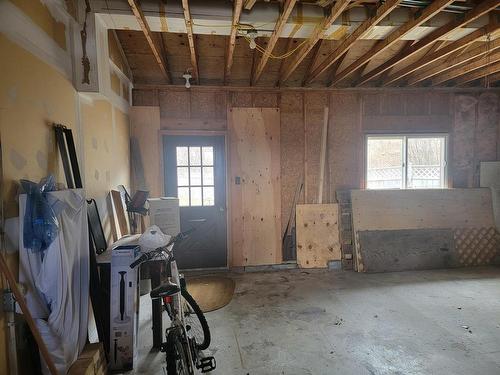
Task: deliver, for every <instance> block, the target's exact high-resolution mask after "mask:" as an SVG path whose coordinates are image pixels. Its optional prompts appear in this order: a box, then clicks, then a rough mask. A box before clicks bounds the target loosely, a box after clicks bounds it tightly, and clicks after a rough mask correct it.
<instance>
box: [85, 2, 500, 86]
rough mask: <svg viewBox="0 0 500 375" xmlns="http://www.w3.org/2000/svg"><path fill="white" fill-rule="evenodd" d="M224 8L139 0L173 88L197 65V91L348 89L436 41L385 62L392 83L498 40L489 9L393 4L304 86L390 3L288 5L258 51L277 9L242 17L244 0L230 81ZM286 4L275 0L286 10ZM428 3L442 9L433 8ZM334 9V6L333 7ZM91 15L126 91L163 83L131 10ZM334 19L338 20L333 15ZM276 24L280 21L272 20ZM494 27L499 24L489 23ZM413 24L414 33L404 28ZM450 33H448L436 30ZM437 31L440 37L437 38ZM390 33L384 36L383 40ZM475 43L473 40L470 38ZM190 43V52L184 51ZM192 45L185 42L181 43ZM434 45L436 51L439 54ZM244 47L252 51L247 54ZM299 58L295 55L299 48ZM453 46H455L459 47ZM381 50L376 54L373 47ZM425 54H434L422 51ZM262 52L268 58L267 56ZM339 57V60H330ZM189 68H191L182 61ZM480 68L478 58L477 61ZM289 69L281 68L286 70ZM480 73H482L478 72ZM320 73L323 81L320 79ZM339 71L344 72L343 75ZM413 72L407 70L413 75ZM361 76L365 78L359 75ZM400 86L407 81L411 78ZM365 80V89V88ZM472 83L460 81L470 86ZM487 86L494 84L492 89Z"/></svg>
mask: <svg viewBox="0 0 500 375" xmlns="http://www.w3.org/2000/svg"><path fill="white" fill-rule="evenodd" d="M236 1H237V0H235V2H234V3H233V2H232V1H226V0H215V1H202V0H189V2H187V1H186V0H184V1H181V0H178V1H173V0H169V1H162V0H160V1H157V0H142V1H140V2H138V4H140V7H141V10H142V12H143V14H144V18H145V20H146V22H147V24H148V25H149V29H150V30H151V33H152V34H153V35H154V38H156V41H157V43H158V44H159V45H160V44H161V45H163V47H162V50H163V54H164V58H165V61H168V67H167V69H168V71H169V73H170V74H171V77H172V84H179V85H180V84H185V80H184V78H183V77H182V76H183V74H184V73H185V72H186V71H191V72H193V69H192V67H191V63H192V62H194V61H195V62H196V63H197V65H198V69H199V79H198V82H197V83H198V84H200V85H222V84H227V85H235V86H249V85H257V86H267V87H275V86H276V85H281V86H286V87H290V86H291V87H296V86H303V85H307V86H311V87H325V86H326V85H327V83H329V82H334V83H335V87H346V86H347V87H351V86H356V85H357V81H358V80H359V79H360V77H361V76H363V77H364V74H366V73H368V72H371V71H372V70H373V69H375V68H377V66H380V65H381V64H383V63H384V62H385V61H387V60H389V59H391V58H393V59H394V58H395V57H396V56H397V55H398V54H403V53H404V51H403V49H404V48H412V44H413V45H415V43H416V41H420V40H422V39H423V38H425V37H426V36H427V39H429V36H431V35H438V38H436V39H435V40H433V41H432V42H433V43H427V41H426V42H425V43H424V42H421V43H420V45H419V46H418V48H417V49H415V48H413V52H412V54H411V56H409V58H405V59H402V61H401V62H398V61H397V60H396V63H395V64H394V63H391V69H390V72H388V73H390V74H391V75H392V74H393V73H395V72H397V71H398V70H400V69H401V68H404V67H405V66H407V65H409V64H412V63H413V64H415V63H416V62H417V61H419V59H420V58H422V57H423V56H424V55H426V54H427V53H431V52H432V53H434V54H433V55H432V56H435V57H436V61H435V62H434V61H433V63H436V64H440V63H443V62H444V60H445V59H446V58H453V57H454V56H455V55H456V54H460V53H462V52H464V51H462V48H459V49H457V50H456V51H453V53H452V54H450V55H446V56H440V55H439V54H436V53H435V52H436V51H435V50H439V49H440V48H442V47H443V46H446V45H448V44H450V43H454V42H456V43H460V42H461V40H462V39H463V38H465V37H466V36H467V35H470V34H474V33H481V30H484V29H486V28H487V29H488V30H490V31H489V32H488V35H487V36H485V37H479V38H477V39H474V40H473V42H471V43H472V44H471V43H468V44H467V45H465V44H464V45H463V49H464V50H465V49H474V48H476V47H479V46H481V45H485V44H486V43H488V42H489V43H491V42H492V41H494V40H495V39H496V38H498V37H499V36H500V35H499V32H498V30H497V29H496V28H495V27H493V28H492V27H491V23H492V22H494V21H495V19H498V18H499V14H500V12H499V11H497V10H495V9H498V8H499V5H498V1H496V3H495V1H491V0H490V1H489V0H481V1H472V0H467V1H444V0H435V1H421V0H404V1H397V6H396V7H394V8H393V9H391V11H390V13H389V14H388V15H387V16H385V18H380V19H379V20H377V21H380V22H375V23H373V24H371V25H370V27H369V28H368V29H366V31H365V32H363V33H361V34H360V33H359V32H358V34H359V37H357V38H356V39H355V41H354V43H353V44H352V45H350V46H349V49H348V52H347V53H345V54H343V56H341V57H342V58H335V60H336V61H337V60H338V61H337V62H336V63H335V64H328V65H327V67H328V69H322V70H321V74H320V75H319V76H317V74H316V75H315V76H314V77H313V79H308V76H309V74H310V72H311V71H313V70H314V69H313V68H314V67H315V66H318V65H319V64H321V63H324V61H325V59H327V58H328V57H329V55H330V54H331V53H332V52H333V51H335V49H336V47H337V46H338V45H339V44H340V43H344V42H345V40H346V38H348V37H349V35H351V34H352V33H353V32H354V31H355V30H356V29H357V28H358V27H360V25H361V26H362V25H363V24H366V23H367V22H370V20H371V18H372V17H373V15H374V14H375V11H376V10H377V6H378V7H382V6H383V5H384V4H385V3H386V2H387V3H389V2H390V1H381V2H374V1H348V0H338V1H337V2H335V1H321V0H320V1H315V2H310V1H296V2H294V3H295V5H294V6H293V9H292V10H291V11H290V12H289V16H288V19H287V20H286V22H284V23H280V29H279V30H280V32H279V36H278V39H277V41H275V42H274V43H273V44H274V48H272V50H271V51H267V49H266V48H267V42H268V41H269V37H270V36H271V35H272V33H273V31H274V29H275V27H276V25H277V22H278V21H279V20H280V15H281V13H280V2H276V1H271V2H266V1H257V2H256V3H255V4H254V5H253V7H252V8H251V10H246V9H245V8H244V7H245V3H247V2H248V0H246V1H245V0H240V1H239V2H238V3H239V4H241V7H242V8H241V16H240V17H239V20H238V22H237V23H236V29H237V37H236V40H235V46H234V49H233V51H231V52H232V53H233V55H232V56H231V57H232V59H233V60H234V61H233V64H232V67H231V69H230V75H228V74H227V73H228V72H227V71H224V66H225V63H226V60H227V56H226V55H227V53H228V36H229V35H230V34H231V29H232V27H231V25H232V23H233V6H234V5H235V4H238V3H237V2H236ZM289 1H290V0H284V1H283V6H285V5H286V4H287V3H288V2H289ZM342 2H343V3H346V4H345V7H342V8H339V9H341V15H340V16H338V17H336V18H335V19H334V21H333V22H332V23H331V24H328V25H327V27H325V29H324V30H322V32H321V33H320V34H319V35H320V38H319V40H318V42H317V43H315V44H314V48H311V45H310V44H309V45H308V40H310V38H312V36H313V35H317V28H318V27H319V26H318V25H320V24H321V23H322V22H324V20H325V19H326V18H327V17H328V15H329V14H330V12H331V11H332V9H334V8H335V5H336V4H337V3H338V5H337V7H339V4H340V5H341V3H342ZM183 3H188V5H189V13H188V16H190V18H189V20H188V21H189V22H187V21H186V19H185V16H186V13H185V9H183V6H182V5H183ZM436 3H440V4H442V6H440V7H437V6H436ZM481 5H482V6H483V8H484V9H482V11H481V12H478V14H479V16H477V17H473V18H472V17H471V18H470V20H471V21H470V22H467V23H463V24H461V25H460V27H452V26H453V25H454V24H455V25H456V24H459V22H458V20H460V19H463V18H464V17H465V18H467V15H471V14H472V13H473V12H474V11H475V10H477V9H478V8H480V7H481ZM332 6H333V8H332ZM92 8H93V11H94V12H96V13H97V14H98V15H99V17H100V19H101V20H102V21H103V22H104V23H105V25H106V27H108V28H110V29H116V30H118V31H117V34H118V37H119V40H120V42H121V44H122V47H123V49H124V52H125V54H126V56H127V59H128V60H129V64H130V66H131V69H132V70H133V73H134V78H135V81H136V82H135V83H139V84H141V83H142V84H164V83H165V82H164V79H162V78H161V77H160V76H159V75H158V74H156V70H158V68H157V67H156V66H154V65H155V64H154V63H151V61H150V60H151V59H150V58H149V56H146V54H147V53H146V52H147V48H144V46H143V42H144V35H142V32H141V31H140V30H141V28H140V27H139V24H138V22H137V19H136V18H135V16H134V15H133V13H132V12H131V9H130V6H129V5H128V2H127V1H124V0H93V1H92ZM430 8H435V9H436V11H435V12H433V13H429V12H428V13H429V14H430V15H431V16H430V17H427V18H426V19H425V21H424V22H414V20H415V19H416V18H418V17H419V16H420V15H421V14H423V13H425V12H426V11H428V10H429V9H430ZM339 14H340V13H339ZM281 21H282V20H281ZM498 21H500V20H498ZM412 22H413V23H414V25H413V26H411V27H409V28H408V27H407V25H409V24H411V23H412ZM187 27H191V29H192V40H189V39H188V38H187V35H188V34H187V32H188V29H187ZM405 27H407V29H406V30H405V32H404V33H401V36H399V31H400V30H401V29H404V28H405ZM447 27H449V28H450V29H449V30H445V29H446V28H447ZM441 30H445V31H446V32H438V31H441ZM391 34H392V35H391ZM394 35H396V36H397V38H393V39H394V40H395V41H394V42H391V43H389V44H387V46H384V47H383V48H382V50H380V52H377V54H375V55H374V56H373V57H372V58H369V59H367V60H366V62H364V63H363V64H362V66H359V67H358V66H357V65H353V66H355V67H356V69H355V70H353V71H352V72H350V74H349V75H348V76H346V78H344V79H342V81H341V82H340V81H339V82H338V83H337V82H336V81H335V77H333V73H334V72H336V73H340V74H342V71H343V70H344V69H345V68H347V67H349V66H350V65H351V64H353V63H354V62H355V61H356V60H357V59H359V58H361V57H362V56H364V57H366V54H368V55H367V56H370V51H371V50H372V49H374V48H375V46H376V45H377V44H378V43H379V44H380V43H382V42H385V41H386V38H388V37H394ZM474 35H475V34H474ZM192 41H194V44H193V43H192ZM190 43H191V44H190ZM438 43H440V46H438ZM250 45H252V47H254V48H250ZM306 45H308V47H307V50H306V51H305V53H304V49H306ZM458 45H461V44H458ZM379 49H380V48H379ZM431 50H433V51H431ZM266 51H267V52H266ZM266 53H267V54H269V55H268V61H267V62H266V63H265V64H263V65H264V68H262V67H261V66H260V64H259V61H260V59H261V58H262V55H263V54H266ZM300 54H303V55H304V56H300V59H299V64H298V65H297V66H294V67H293V69H292V70H291V71H287V73H290V74H287V75H288V76H287V77H285V79H282V78H283V72H284V71H285V70H287V68H288V66H289V65H290V63H292V61H293V60H294V59H296V58H298V55H300ZM339 57H340V56H339ZM190 61H191V62H190ZM485 61H486V60H485ZM258 66H259V72H258V76H257V77H254V72H255V70H256V69H257V67H258ZM288 70H290V69H288ZM485 71H491V69H489V70H485ZM323 73H324V74H323ZM344 73H345V72H344ZM417 73H419V71H416V72H415V74H417ZM386 75H387V74H377V75H376V76H374V78H369V79H368V80H363V81H362V82H363V86H378V85H381V84H382V83H383V82H382V81H383V79H384V77H385V76H386ZM367 77H370V75H368V76H367ZM407 79H409V80H410V81H411V80H412V75H411V74H410V75H409V76H408V77H407ZM365 81H367V82H365ZM477 83H478V81H474V82H472V83H467V84H468V85H471V84H472V85H474V84H477ZM430 84H431V82H430V81H429V82H428V81H422V82H420V83H418V84H417V86H419V85H421V86H422V85H423V86H426V85H430ZM453 84H454V81H448V82H446V83H443V85H448V86H453ZM491 84H492V85H495V82H492V83H491ZM396 85H397V86H405V85H406V80H400V81H398V82H397V84H396Z"/></svg>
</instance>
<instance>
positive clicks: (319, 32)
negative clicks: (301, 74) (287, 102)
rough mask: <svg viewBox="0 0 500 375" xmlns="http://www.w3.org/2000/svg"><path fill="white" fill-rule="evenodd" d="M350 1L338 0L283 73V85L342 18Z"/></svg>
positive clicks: (281, 79)
mask: <svg viewBox="0 0 500 375" xmlns="http://www.w3.org/2000/svg"><path fill="white" fill-rule="evenodd" d="M349 2H350V0H337V2H336V3H335V5H334V6H333V7H332V9H331V11H330V14H329V15H328V17H326V18H325V19H324V20H323V22H321V23H320V24H319V25H317V26H316V28H315V30H314V31H313V33H312V35H311V36H310V37H309V39H308V40H307V42H306V43H305V44H304V45H303V46H302V48H301V49H300V50H299V51H298V52H297V54H296V55H295V57H294V59H293V60H292V62H291V63H290V65H288V68H287V69H286V70H285V72H284V73H283V76H282V77H280V81H281V83H283V82H285V81H286V80H287V79H288V78H289V77H290V75H291V74H292V73H293V72H294V71H295V69H297V67H298V66H299V64H300V63H301V62H302V60H304V58H305V57H306V56H307V54H308V53H309V52H310V51H311V50H312V49H313V47H314V45H315V44H316V43H317V42H318V40H320V39H322V38H323V35H324V33H325V31H326V30H328V28H330V26H331V25H332V24H333V23H334V22H335V20H336V19H337V18H338V17H340V15H341V14H342V13H343V12H344V10H345V9H346V8H347V6H348V5H349Z"/></svg>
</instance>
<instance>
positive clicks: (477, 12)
mask: <svg viewBox="0 0 500 375" xmlns="http://www.w3.org/2000/svg"><path fill="white" fill-rule="evenodd" d="M496 7H498V0H485V1H483V2H481V3H480V4H478V5H477V6H476V7H475V8H474V9H472V10H470V11H468V12H467V13H466V14H465V16H460V17H457V18H456V19H455V20H453V21H450V22H449V23H447V24H445V25H443V26H441V27H439V28H437V29H436V30H434V31H432V32H430V33H429V34H428V35H426V36H425V37H424V38H422V39H420V40H419V41H417V42H415V44H414V45H413V46H412V47H411V48H410V49H409V50H408V51H407V52H406V53H405V54H404V55H401V56H394V57H392V58H390V59H389V60H387V61H386V62H384V63H383V64H381V65H379V66H378V67H377V68H375V69H373V70H372V71H370V72H368V73H367V74H365V75H364V76H363V77H362V78H361V80H360V82H359V85H362V84H364V83H366V82H368V81H369V80H371V79H372V78H374V77H376V76H378V75H379V74H381V73H383V72H385V71H387V70H388V69H390V68H392V67H394V66H396V65H397V64H400V63H401V62H403V61H406V60H407V59H408V58H410V57H412V56H414V55H415V54H416V53H418V52H420V51H422V50H423V49H424V48H426V47H428V46H429V45H431V44H432V43H434V42H435V41H436V40H438V39H443V38H445V37H446V35H448V34H450V33H452V32H453V31H455V30H456V29H458V28H461V27H463V26H465V25H467V24H468V23H470V22H472V21H474V20H476V19H477V18H479V17H481V16H483V15H484V14H486V13H488V12H490V11H491V10H492V9H495V8H496Z"/></svg>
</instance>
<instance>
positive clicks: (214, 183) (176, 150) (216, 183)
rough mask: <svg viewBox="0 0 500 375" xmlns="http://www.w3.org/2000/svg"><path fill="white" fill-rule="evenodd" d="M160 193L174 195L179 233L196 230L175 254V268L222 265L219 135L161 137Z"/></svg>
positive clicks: (222, 158)
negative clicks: (163, 178)
mask: <svg viewBox="0 0 500 375" xmlns="http://www.w3.org/2000/svg"><path fill="white" fill-rule="evenodd" d="M163 150H164V168H165V171H164V172H165V174H164V175H165V181H164V183H165V192H166V195H167V196H169V197H178V198H179V205H180V216H181V231H185V230H188V229H190V228H193V227H195V228H196V230H195V231H194V232H193V233H192V234H191V235H190V236H189V238H187V239H186V240H185V241H183V242H182V243H181V244H180V245H179V246H178V247H177V248H176V250H175V257H176V259H177V263H178V265H179V268H181V269H193V268H209V267H226V265H227V241H226V234H227V227H226V226H227V222H226V155H225V140H224V136H177V135H167V136H164V137H163Z"/></svg>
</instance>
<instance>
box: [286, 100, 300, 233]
mask: <svg viewBox="0 0 500 375" xmlns="http://www.w3.org/2000/svg"><path fill="white" fill-rule="evenodd" d="M302 101H303V95H302V93H291V92H288V93H283V94H281V103H280V107H281V111H280V116H281V126H280V127H281V131H280V134H281V135H280V136H281V139H280V141H281V217H282V220H281V229H282V232H283V231H284V229H285V227H286V224H287V221H288V218H289V217H290V213H291V210H292V204H293V197H294V195H295V190H296V188H297V185H298V184H300V183H301V182H303V179H304V144H305V139H304V122H303V118H304V115H303V104H302ZM299 202H303V190H302V194H301V197H300V200H299Z"/></svg>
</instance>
